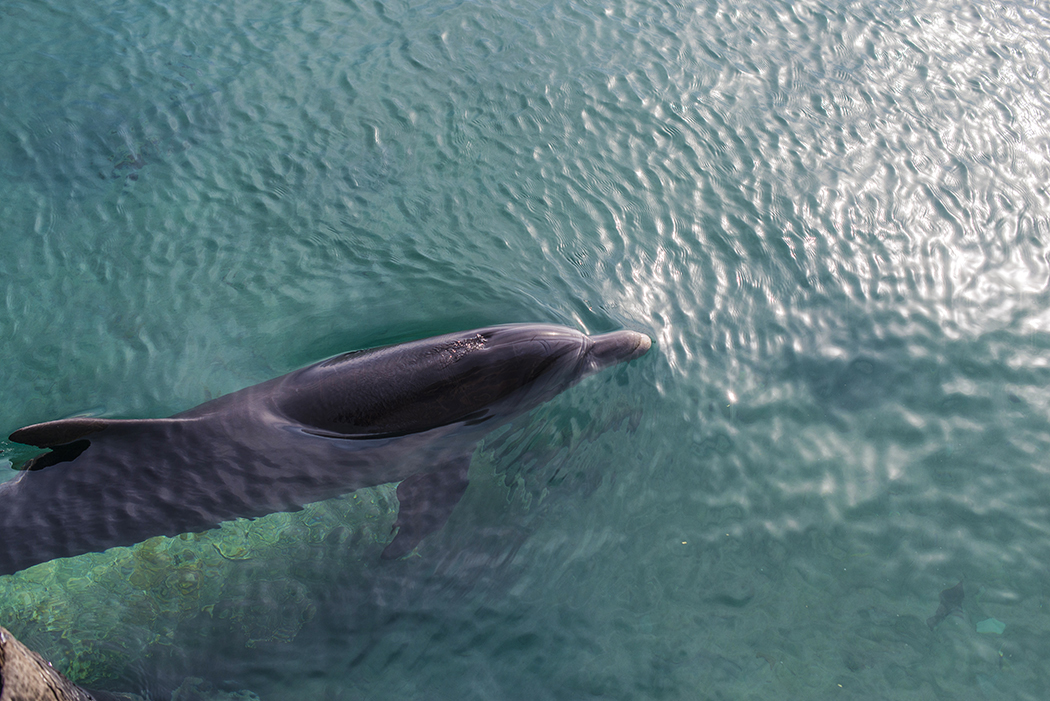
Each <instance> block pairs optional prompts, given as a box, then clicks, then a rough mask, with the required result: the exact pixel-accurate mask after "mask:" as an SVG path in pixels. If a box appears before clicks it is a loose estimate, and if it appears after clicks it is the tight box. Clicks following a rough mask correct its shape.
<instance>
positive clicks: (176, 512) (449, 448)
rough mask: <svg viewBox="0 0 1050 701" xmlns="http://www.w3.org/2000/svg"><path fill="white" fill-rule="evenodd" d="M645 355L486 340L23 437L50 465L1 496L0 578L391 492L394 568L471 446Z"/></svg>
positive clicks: (528, 332) (39, 428)
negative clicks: (364, 492)
mask: <svg viewBox="0 0 1050 701" xmlns="http://www.w3.org/2000/svg"><path fill="white" fill-rule="evenodd" d="M650 345H651V342H650V340H649V338H648V337H647V336H644V335H642V334H639V333H635V332H633V331H617V332H613V333H607V334H603V335H599V336H593V337H591V336H585V335H583V334H581V333H579V332H577V331H575V330H573V329H569V328H565V327H561V326H551V325H541V324H513V325H507V326H495V327H490V328H484V329H477V330H474V331H466V332H462V333H455V334H448V335H445V336H437V337H435V338H428V339H425V340H421V341H413V342H410V343H402V344H399V345H394V346H388V347H385V348H377V349H372V350H365V351H356V352H352V353H347V354H345V355H340V356H337V357H335V358H331V359H329V360H325V361H323V362H320V363H317V364H315V365H311V366H309V367H306V368H303V369H301V370H296V371H295V372H292V373H289V374H287V375H284V376H282V377H278V378H276V379H273V380H270V381H268V382H263V383H262V384H259V385H255V386H253V387H248V388H246V389H243V390H240V391H238V392H234V393H232V394H228V395H226V396H224V397H220V398H218V399H215V400H212V401H210V402H207V403H205V404H202V405H200V406H198V407H197V408H195V409H191V410H190V411H186V412H183V413H181V414H176V415H175V416H173V417H171V418H168V419H131V420H114V419H101V418H73V419H64V420H60V421H51V422H48V423H43V424H36V425H33V426H27V427H25V428H22V429H19V430H18V431H15V432H14V433H13V434H11V440H12V441H15V442H18V443H26V444H29V445H34V446H38V447H41V448H50V449H51V452H50V453H46V454H44V455H41V456H38V457H36V458H33V459H32V460H29V461H28V462H27V463H26V464H25V465H23V466H22V469H23V470H24V472H22V474H21V475H19V476H18V477H17V478H15V479H14V480H11V481H9V482H6V483H3V484H0V574H7V573H11V572H17V571H18V570H21V569H24V568H26V567H30V566H31V565H35V564H37V563H40V562H46V561H48V560H51V559H54V558H58V557H69V556H73V555H79V554H81V553H85V552H94V551H101V550H105V549H106V548H111V547H114V546H120V545H132V544H134V543H137V542H140V541H142V540H145V539H146V538H150V537H152V536H156V535H168V536H171V535H176V534H179V533H187V532H198V531H203V530H207V529H209V528H214V527H215V526H217V525H218V524H220V523H221V522H223V521H228V520H232V519H235V518H239V517H257V516H263V515H265V514H268V513H272V512H275V511H292V510H296V509H298V508H299V507H301V506H302V505H303V504H308V503H310V502H314V501H319V500H322V499H327V498H330V497H333V496H337V495H340V494H345V493H347V492H351V491H353V490H355V489H360V488H362V487H371V486H375V485H379V484H384V483H387V482H398V481H400V482H401V484H400V485H399V486H398V489H397V495H398V499H399V500H400V502H401V509H400V512H399V514H398V519H397V523H396V526H397V527H398V529H399V530H398V534H397V536H396V537H395V538H394V540H393V542H392V543H390V545H388V546H387V548H386V550H384V552H383V555H384V557H388V558H389V557H398V556H401V555H404V554H406V553H408V552H410V551H411V550H412V548H413V547H415V545H416V544H418V543H419V541H420V540H421V539H422V538H423V537H424V536H426V535H427V534H428V533H431V532H433V531H435V530H437V529H439V528H440V527H441V526H442V525H443V524H444V523H445V521H446V520H447V518H448V516H449V514H450V513H451V511H452V509H453V507H455V505H456V503H457V502H458V501H459V499H460V497H461V496H462V495H463V492H464V490H465V489H466V486H467V468H468V467H469V465H470V458H471V455H472V453H473V451H474V447H475V445H476V443H477V441H478V440H479V439H480V438H481V437H482V436H484V435H485V434H486V433H488V432H489V431H491V430H492V429H493V428H495V427H497V426H499V425H500V424H503V423H505V422H506V421H508V420H509V419H511V418H512V417H514V416H516V415H518V414H521V413H523V412H525V411H527V410H529V409H531V408H532V407H534V406H536V405H538V404H540V403H541V402H544V401H546V400H548V399H550V398H552V397H554V396H555V395H556V394H558V393H559V392H561V391H563V390H565V389H567V388H568V387H571V386H572V385H574V384H575V383H576V382H578V381H579V380H580V379H581V378H583V377H586V376H587V375H590V374H592V373H595V372H597V371H599V370H601V369H603V368H606V367H609V366H611V365H615V364H617V363H619V362H623V361H627V360H631V359H633V358H636V357H638V356H640V355H642V354H644V353H645V352H646V351H647V350H648V349H649V347H650Z"/></svg>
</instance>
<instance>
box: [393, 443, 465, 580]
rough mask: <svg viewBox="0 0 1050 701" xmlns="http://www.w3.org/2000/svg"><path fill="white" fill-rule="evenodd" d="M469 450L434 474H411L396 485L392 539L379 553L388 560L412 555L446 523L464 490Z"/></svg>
mask: <svg viewBox="0 0 1050 701" xmlns="http://www.w3.org/2000/svg"><path fill="white" fill-rule="evenodd" d="M472 454H473V451H471V452H470V453H466V454H465V455H460V456H458V457H456V458H453V459H452V460H449V461H448V462H446V463H445V464H443V465H442V466H441V467H439V468H438V469H437V470H435V471H434V472H425V473H422V474H418V475H412V476H411V477H408V478H406V479H405V480H404V481H402V482H401V484H399V485H397V500H398V501H399V502H401V509H400V510H399V511H398V512H397V521H396V522H395V523H394V526H395V527H396V528H397V529H398V531H397V535H396V536H394V540H392V541H391V542H390V544H389V545H387V546H386V548H385V549H384V550H383V555H382V557H383V559H384V560H390V559H393V558H397V557H402V556H403V555H407V554H408V553H410V552H412V549H413V548H415V547H416V546H417V545H419V541H421V540H423V538H425V537H426V536H428V535H430V534H431V533H433V532H434V531H436V530H438V529H439V528H441V527H442V526H444V525H445V521H448V517H449V515H450V514H451V513H452V510H453V509H455V508H456V504H458V503H459V500H460V499H461V498H462V497H463V492H465V491H467V470H468V469H469V468H470V458H471V456H472Z"/></svg>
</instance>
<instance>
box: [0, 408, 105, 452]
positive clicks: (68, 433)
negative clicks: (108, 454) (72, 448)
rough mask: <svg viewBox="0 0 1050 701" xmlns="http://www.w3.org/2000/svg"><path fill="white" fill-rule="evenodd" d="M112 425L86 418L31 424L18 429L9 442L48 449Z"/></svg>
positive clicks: (101, 420)
mask: <svg viewBox="0 0 1050 701" xmlns="http://www.w3.org/2000/svg"><path fill="white" fill-rule="evenodd" d="M111 423H114V422H113V421H112V420H108V419H97V418H93V417H88V416H79V417H77V418H74V419H59V420H58V421H48V422H46V423H42V424H33V425H32V426H26V427H25V428H20V429H18V430H17V431H15V432H14V433H12V434H11V436H10V440H12V441H14V442H15V443H24V444H26V445H35V446H36V447H37V448H50V447H52V446H56V445H65V444H66V443H72V442H73V441H75V440H78V439H80V438H83V437H84V436H88V435H91V434H92V433H98V432H99V431H101V430H102V429H104V428H105V427H106V426H108V425H109V424H111Z"/></svg>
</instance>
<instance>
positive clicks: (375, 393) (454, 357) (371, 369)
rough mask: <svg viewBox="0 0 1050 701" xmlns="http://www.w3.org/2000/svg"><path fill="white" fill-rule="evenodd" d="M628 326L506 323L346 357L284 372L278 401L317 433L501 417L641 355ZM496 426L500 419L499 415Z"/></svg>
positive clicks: (643, 343) (395, 430) (404, 429)
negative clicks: (593, 332) (605, 329)
mask: <svg viewBox="0 0 1050 701" xmlns="http://www.w3.org/2000/svg"><path fill="white" fill-rule="evenodd" d="M651 345H652V342H651V341H650V340H649V337H648V336H646V335H644V334H640V333H637V332H634V331H614V332H612V333H607V334H602V335H599V336H587V335H585V334H582V333H580V332H579V331H576V330H574V329H570V328H567V327H564V326H554V325H550V324H509V325H506V326H492V327H488V328H483V329H477V330H474V331H466V332H461V333H455V334H448V335H445V336H438V337H435V338H428V339H425V340H421V341H412V342H410V343H402V344H399V345H395V346H387V347H385V348H378V349H374V350H368V351H358V352H356V353H348V354H346V355H343V356H339V357H337V358H333V359H331V360H328V361H325V362H323V363H318V364H317V365H312V366H310V367H308V368H305V369H303V370H301V371H299V372H297V373H293V374H292V375H290V376H289V383H288V385H287V386H286V388H285V390H284V391H283V392H282V394H283V397H282V398H281V399H280V400H279V406H280V409H281V411H282V413H284V414H285V415H286V416H288V417H290V418H293V419H295V420H296V421H299V422H301V423H303V424H306V425H307V426H309V427H312V428H314V429H319V430H320V431H322V432H324V433H331V434H333V435H338V436H346V437H356V438H370V437H378V436H396V435H404V434H408V433H418V432H420V431H426V430H429V429H432V428H437V427H439V426H445V425H448V424H454V423H460V422H462V423H466V424H480V423H483V422H486V423H487V422H489V421H490V420H491V419H506V418H510V417H511V416H514V415H516V414H518V413H521V412H523V411H527V410H528V409H531V408H532V407H534V406H536V405H538V404H540V403H542V402H544V401H547V400H548V399H551V398H552V397H554V396H555V395H557V394H559V393H560V392H562V391H564V390H566V389H568V388H569V387H571V386H572V385H574V384H576V383H577V382H578V381H579V380H580V379H582V378H584V377H586V376H587V375H591V374H593V373H596V372H598V371H600V370H603V369H605V368H607V367H610V366H612V365H616V364H617V363H622V362H626V361H628V360H632V359H634V358H637V357H639V356H641V355H644V354H645V352H646V351H648V350H649V348H650V346H651ZM500 422H501V421H500Z"/></svg>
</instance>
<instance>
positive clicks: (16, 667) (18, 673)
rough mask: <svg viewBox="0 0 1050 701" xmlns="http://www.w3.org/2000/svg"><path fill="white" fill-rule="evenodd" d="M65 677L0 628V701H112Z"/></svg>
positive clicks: (112, 697)
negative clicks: (82, 687) (86, 689)
mask: <svg viewBox="0 0 1050 701" xmlns="http://www.w3.org/2000/svg"><path fill="white" fill-rule="evenodd" d="M118 698H128V697H117V696H112V695H110V694H93V693H89V692H87V691H85V690H84V689H81V688H80V687H79V686H77V685H76V684H74V683H73V682H71V681H69V680H68V679H66V678H65V676H63V675H62V674H61V673H60V672H59V671H58V670H56V669H55V668H54V667H52V666H51V663H50V662H48V661H47V660H45V659H44V658H43V657H41V656H40V655H38V654H37V653H35V652H33V651H32V650H30V649H29V648H27V647H26V646H25V645H23V644H22V643H20V642H18V641H17V640H16V639H15V636H13V635H11V633H10V632H8V630H7V629H6V628H3V627H0V701H45V700H46V701H112V700H113V699H118Z"/></svg>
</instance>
